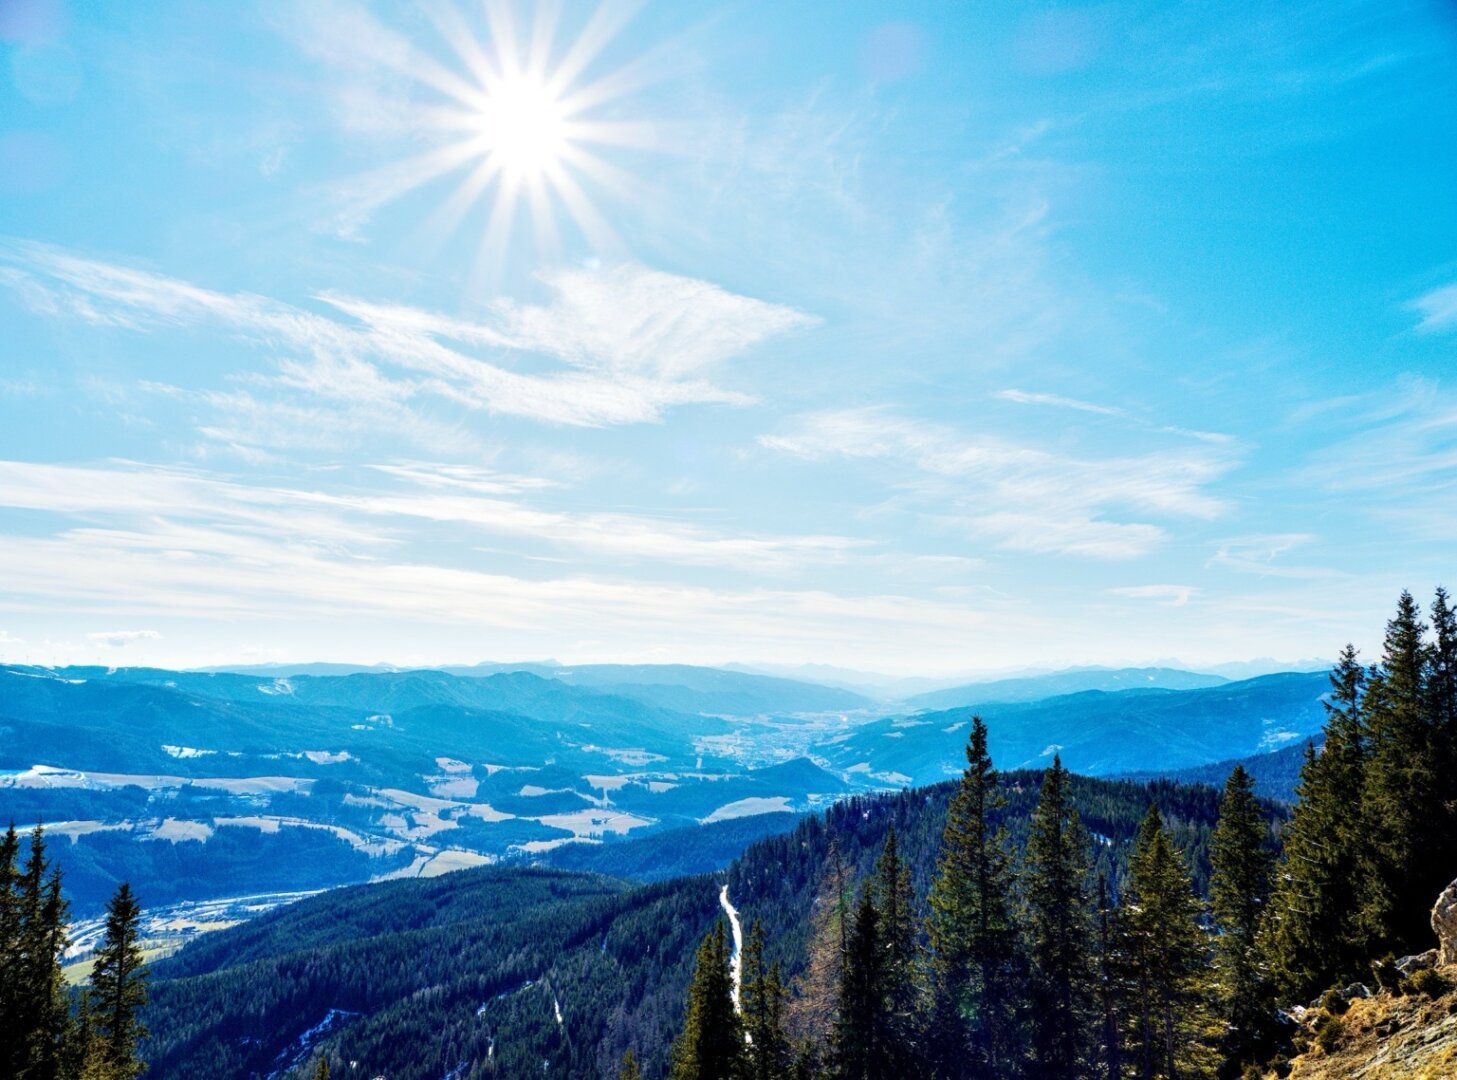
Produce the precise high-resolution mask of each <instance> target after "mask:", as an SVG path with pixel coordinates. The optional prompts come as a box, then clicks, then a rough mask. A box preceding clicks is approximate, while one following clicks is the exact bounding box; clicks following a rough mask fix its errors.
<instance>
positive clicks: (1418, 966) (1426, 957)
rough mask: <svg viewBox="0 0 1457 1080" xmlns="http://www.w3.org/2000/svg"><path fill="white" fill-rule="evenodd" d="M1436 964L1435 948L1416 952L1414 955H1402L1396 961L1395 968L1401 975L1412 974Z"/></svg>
mask: <svg viewBox="0 0 1457 1080" xmlns="http://www.w3.org/2000/svg"><path fill="white" fill-rule="evenodd" d="M1436 966H1437V950H1436V949H1428V950H1427V951H1426V952H1424V953H1417V954H1416V955H1415V956H1403V957H1402V958H1401V959H1400V960H1398V961H1397V962H1396V970H1397V971H1399V972H1401V973H1402V974H1403V975H1412V974H1415V973H1416V972H1418V971H1425V970H1426V969H1427V968H1429V967H1436Z"/></svg>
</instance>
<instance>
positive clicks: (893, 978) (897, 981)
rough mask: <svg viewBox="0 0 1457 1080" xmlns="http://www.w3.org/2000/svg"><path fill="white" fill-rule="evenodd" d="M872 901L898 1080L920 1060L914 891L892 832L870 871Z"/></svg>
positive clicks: (890, 1044) (891, 1048)
mask: <svg viewBox="0 0 1457 1080" xmlns="http://www.w3.org/2000/svg"><path fill="white" fill-rule="evenodd" d="M874 899H875V907H876V910H877V911H878V912H879V913H880V928H881V938H882V948H883V949H884V952H885V985H884V992H883V993H884V999H885V1001H884V1008H885V1022H886V1027H887V1039H888V1043H889V1051H888V1054H889V1058H890V1060H891V1062H892V1067H893V1068H894V1069H895V1071H896V1074H897V1075H898V1076H900V1077H902V1078H904V1077H906V1076H908V1075H909V1074H910V1073H911V1072H913V1071H914V1069H915V1067H916V1065H917V1063H918V1061H919V1059H920V1056H921V1054H920V1045H921V1042H922V1039H921V1036H920V1031H919V1027H920V1025H919V1020H920V1017H919V1007H920V1004H921V986H920V978H919V971H918V965H917V958H918V957H917V948H916V914H915V902H916V901H915V892H914V890H913V888H912V886H911V870H910V867H909V866H907V865H906V863H905V860H904V859H902V858H901V856H900V849H899V845H898V842H897V840H896V835H895V829H894V828H892V829H890V830H889V832H888V833H887V834H886V838H885V847H884V849H883V850H882V851H881V854H880V859H879V860H878V861H877V863H876V868H875V885H874Z"/></svg>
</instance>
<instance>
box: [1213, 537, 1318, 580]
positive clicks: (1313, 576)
mask: <svg viewBox="0 0 1457 1080" xmlns="http://www.w3.org/2000/svg"><path fill="white" fill-rule="evenodd" d="M1318 539H1319V538H1318V537H1317V536H1315V535H1314V534H1313V533H1259V534H1254V535H1249V536H1235V537H1231V538H1229V539H1227V540H1222V541H1220V542H1219V545H1218V547H1217V549H1216V550H1215V553H1214V555H1213V557H1212V558H1210V560H1209V561H1208V563H1207V564H1206V565H1207V566H1220V567H1224V568H1226V569H1229V570H1237V571H1240V572H1241V573H1246V574H1256V575H1259V576H1260V577H1270V578H1296V579H1307V580H1319V579H1324V578H1336V577H1344V576H1345V575H1344V574H1342V573H1341V572H1340V571H1337V570H1332V569H1328V568H1326V567H1320V566H1299V565H1291V564H1290V563H1288V562H1284V561H1282V560H1284V558H1285V556H1286V555H1288V554H1289V553H1290V552H1292V551H1295V550H1297V549H1300V548H1307V547H1310V546H1311V545H1313V544H1314V543H1315V542H1316V541H1317V540H1318Z"/></svg>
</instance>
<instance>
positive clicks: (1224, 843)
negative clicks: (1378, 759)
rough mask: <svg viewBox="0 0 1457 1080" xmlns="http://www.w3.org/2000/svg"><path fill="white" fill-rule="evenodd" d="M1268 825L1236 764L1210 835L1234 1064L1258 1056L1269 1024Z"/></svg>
mask: <svg viewBox="0 0 1457 1080" xmlns="http://www.w3.org/2000/svg"><path fill="white" fill-rule="evenodd" d="M1269 836H1270V830H1269V826H1268V825H1267V824H1266V823H1265V819H1264V817H1263V816H1262V815H1261V813H1260V804H1259V802H1258V800H1257V799H1256V798H1255V782H1254V780H1253V779H1252V778H1251V777H1250V774H1249V773H1247V772H1246V771H1245V769H1244V766H1242V765H1236V766H1235V767H1234V771H1233V772H1231V773H1230V774H1229V779H1228V781H1226V782H1225V785H1224V798H1223V799H1222V800H1221V802H1220V804H1219V823H1218V825H1216V826H1215V829H1214V834H1213V836H1212V837H1211V838H1210V848H1209V859H1210V863H1211V864H1212V867H1213V876H1212V878H1211V879H1210V898H1211V906H1212V908H1213V911H1214V923H1215V926H1216V927H1217V928H1218V930H1219V937H1218V939H1217V941H1216V943H1215V957H1216V964H1217V968H1218V971H1219V978H1220V996H1221V1004H1222V1006H1223V1012H1224V1020H1225V1022H1226V1023H1227V1024H1228V1037H1227V1039H1226V1045H1225V1054H1226V1058H1227V1059H1228V1063H1229V1064H1230V1065H1231V1066H1234V1067H1236V1068H1237V1067H1239V1066H1243V1065H1245V1064H1247V1063H1250V1062H1252V1061H1253V1060H1254V1053H1255V1050H1256V1048H1257V1047H1258V1046H1259V1045H1260V1043H1261V1041H1262V1040H1263V1038H1264V1037H1265V1034H1266V1032H1265V1029H1266V1027H1267V1026H1268V1021H1267V1020H1266V1017H1267V1016H1268V1015H1269V1012H1270V1010H1269V1007H1268V1006H1269V1000H1268V998H1269V995H1268V993H1267V991H1266V987H1265V985H1264V980H1263V978H1262V977H1261V973H1260V967H1259V961H1258V955H1257V953H1256V940H1257V934H1258V932H1259V929H1260V921H1261V919H1262V918H1263V916H1264V913H1265V908H1266V903H1267V901H1268V897H1269V888H1270V869H1271V864H1272V861H1273V860H1272V857H1271V854H1270V850H1269V846H1268V842H1269Z"/></svg>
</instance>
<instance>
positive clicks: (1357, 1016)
mask: <svg viewBox="0 0 1457 1080" xmlns="http://www.w3.org/2000/svg"><path fill="white" fill-rule="evenodd" d="M1335 1023H1336V1024H1337V1027H1336V1030H1335V1032H1334V1033H1332V1034H1331V1035H1330V1036H1329V1037H1328V1038H1327V1039H1326V1040H1324V1041H1320V1040H1316V1039H1314V1038H1312V1040H1311V1041H1312V1045H1311V1046H1310V1048H1309V1049H1308V1050H1307V1051H1306V1052H1305V1053H1304V1054H1301V1055H1300V1056H1299V1057H1297V1058H1295V1059H1294V1060H1293V1061H1292V1062H1291V1063H1290V1071H1289V1073H1288V1078H1289V1080H1452V1077H1454V1076H1457V994H1450V993H1449V994H1444V995H1441V996H1438V997H1435V998H1432V997H1427V996H1425V995H1423V994H1411V995H1407V996H1405V997H1394V996H1393V995H1391V994H1385V993H1382V994H1376V995H1375V996H1373V997H1369V998H1358V999H1356V1000H1354V1001H1352V1002H1351V1006H1350V1008H1349V1009H1347V1010H1346V1011H1345V1013H1343V1014H1342V1015H1341V1016H1340V1017H1339V1018H1338V1019H1337V1020H1336V1021H1335ZM1307 1026H1309V1025H1307ZM1318 1041H1319V1042H1320V1043H1321V1044H1320V1045H1316V1043H1317V1042H1318ZM1267 1075H1268V1076H1269V1077H1270V1080H1274V1078H1275V1077H1278V1076H1279V1075H1280V1074H1279V1073H1278V1072H1274V1071H1272V1072H1270V1073H1269V1074H1267Z"/></svg>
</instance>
